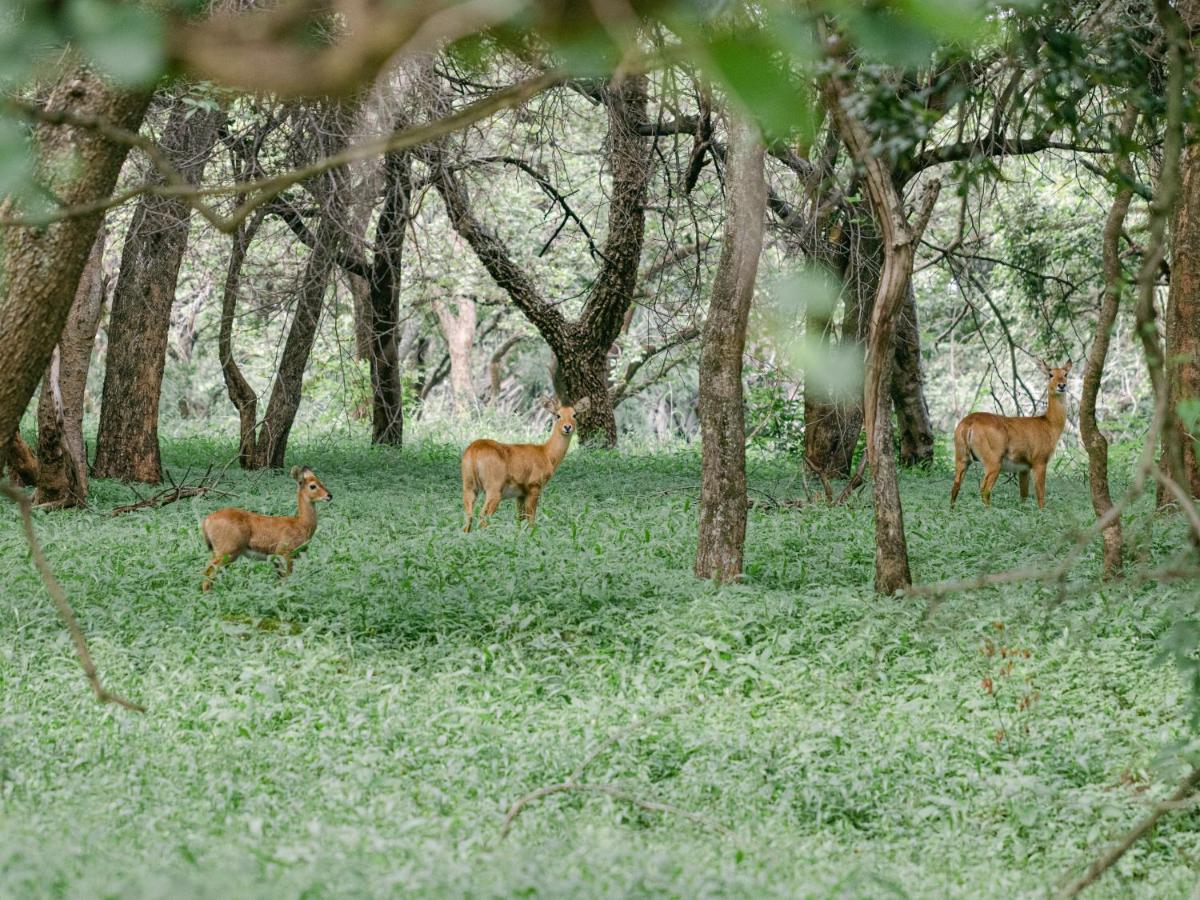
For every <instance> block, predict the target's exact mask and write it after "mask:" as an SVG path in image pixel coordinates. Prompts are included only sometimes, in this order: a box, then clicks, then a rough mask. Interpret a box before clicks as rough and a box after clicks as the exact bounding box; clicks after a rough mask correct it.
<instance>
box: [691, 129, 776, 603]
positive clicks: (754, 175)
mask: <svg viewBox="0 0 1200 900" xmlns="http://www.w3.org/2000/svg"><path fill="white" fill-rule="evenodd" d="M726 120H727V127H728V131H729V148H728V150H727V152H726V163H725V197H726V200H725V207H726V212H725V239H724V244H723V246H722V248H721V259H720V262H719V263H718V265H717V272H716V275H715V276H714V278H713V286H712V296H711V298H710V300H709V307H708V318H707V319H706V321H705V324H704V343H703V345H702V348H701V351H700V436H701V448H702V457H701V474H700V531H699V540H698V542H697V547H696V566H695V571H696V575H698V576H699V577H701V578H711V579H713V580H715V581H717V582H723V581H729V580H731V579H735V578H737V577H738V576H740V575H741V573H742V553H743V545H744V543H745V539H746V423H745V402H744V399H743V385H742V357H743V354H744V353H745V349H746V324H747V322H748V320H749V317H750V302H751V300H752V299H753V297H754V282H755V278H756V276H757V273H758V260H759V257H760V256H761V255H762V243H763V219H764V217H765V215H766V207H767V186H766V181H765V180H764V177H763V156H764V150H763V144H762V138H761V136H760V135H759V133H758V129H757V126H755V125H754V123H753V122H752V121H750V120H749V119H748V118H745V117H744V116H742V115H740V114H729V115H727V117H726Z"/></svg>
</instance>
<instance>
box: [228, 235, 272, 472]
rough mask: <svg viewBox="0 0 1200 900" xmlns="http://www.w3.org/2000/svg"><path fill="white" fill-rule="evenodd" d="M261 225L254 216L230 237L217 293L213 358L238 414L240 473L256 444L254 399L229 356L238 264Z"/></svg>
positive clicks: (248, 465)
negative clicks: (218, 323)
mask: <svg viewBox="0 0 1200 900" xmlns="http://www.w3.org/2000/svg"><path fill="white" fill-rule="evenodd" d="M260 224H262V217H261V216H255V217H253V218H252V219H250V220H249V221H248V222H243V223H242V224H241V225H239V226H238V227H237V230H236V231H234V233H233V246H232V248H231V249H230V252H229V264H228V266H227V267H226V269H225V285H224V287H223V288H222V293H221V330H220V333H219V334H218V337H217V355H218V357H219V358H220V360H221V377H222V378H223V379H224V380H225V390H226V392H227V393H228V394H229V399H230V401H231V402H232V403H233V405H234V407H235V408H236V409H237V411H238V423H239V424H238V464H239V465H240V466H241V467H242V468H243V469H252V468H254V459H255V447H256V446H257V443H258V433H257V430H256V426H257V424H258V395H257V394H255V393H254V389H253V388H252V387H250V383H249V382H248V381H246V378H245V376H243V375H242V370H241V369H240V368H239V367H238V364H237V360H236V359H235V358H234V355H233V320H234V318H235V317H236V315H237V301H238V289H239V288H240V286H241V282H242V264H243V263H244V262H245V261H246V251H247V249H249V247H250V244H251V242H252V241H253V240H254V235H255V234H256V233H257V231H258V227H259V225H260Z"/></svg>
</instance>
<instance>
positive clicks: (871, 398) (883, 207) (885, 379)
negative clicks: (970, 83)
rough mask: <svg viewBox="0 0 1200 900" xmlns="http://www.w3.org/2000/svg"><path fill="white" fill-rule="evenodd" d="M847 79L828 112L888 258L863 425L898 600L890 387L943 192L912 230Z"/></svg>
mask: <svg viewBox="0 0 1200 900" xmlns="http://www.w3.org/2000/svg"><path fill="white" fill-rule="evenodd" d="M839 62H840V61H839ZM843 77H844V76H843V75H839V74H834V75H831V76H830V77H828V78H827V79H826V80H825V83H824V85H823V93H824V96H825V106H826V109H827V110H828V111H829V114H830V116H831V118H832V119H833V122H834V124H835V127H836V128H837V129H838V132H839V133H840V134H841V136H842V140H843V141H844V142H845V144H846V147H847V148H848V149H849V150H850V153H851V155H852V156H853V157H854V159H855V161H856V162H857V163H858V165H859V166H861V167H862V168H863V170H864V177H865V180H866V186H867V197H868V200H869V201H870V204H871V212H872V213H873V215H874V216H875V221H876V223H877V224H878V226H879V233H880V237H881V238H882V240H883V250H884V255H883V270H882V271H881V272H880V276H879V287H878V290H877V291H876V294H875V305H874V308H873V309H872V311H871V327H870V330H869V332H868V336H867V360H866V373H865V377H864V384H863V417H864V424H865V425H866V431H867V462H868V464H869V465H870V467H871V482H872V500H873V503H874V507H875V590H876V591H877V592H878V593H881V594H893V593H895V592H896V591H898V590H901V589H903V588H905V587H908V586H909V585H910V584H911V583H912V575H911V574H910V572H909V567H908V542H907V540H906V538H905V534H904V510H903V508H902V507H901V504H900V483H899V480H898V478H897V473H896V460H895V457H894V456H893V453H892V428H891V424H892V416H891V412H892V410H891V402H890V398H889V391H888V385H889V378H890V375H891V369H892V363H893V360H894V358H895V334H896V326H897V319H898V318H899V316H900V313H901V310H902V308H903V305H904V298H905V293H906V292H907V290H908V287H909V282H910V281H911V280H912V267H913V258H914V256H915V255H916V247H917V243H918V242H919V241H920V239H921V234H922V233H923V232H924V230H925V226H926V225H927V224H928V222H929V216H930V214H931V213H932V211H933V203H934V201H935V200H936V199H937V193H938V186H939V185H938V182H936V181H935V182H933V183H932V184H931V185H930V188H929V189H928V190H927V191H926V195H925V198H924V201H923V206H922V209H921V211H920V213H919V214H918V216H917V219H916V221H915V223H914V224H911V225H910V223H909V220H908V215H907V214H906V213H905V210H904V201H903V199H902V198H901V196H900V193H899V191H898V190H897V189H896V184H895V182H894V180H893V179H892V177H891V173H890V172H889V171H888V169H887V167H886V166H885V165H884V164H883V162H882V161H881V160H880V158H879V157H878V156H876V155H875V151H874V148H873V146H872V143H871V139H870V137H869V135H868V134H867V130H866V128H865V127H864V126H863V123H862V122H861V121H859V120H858V118H857V117H856V115H855V113H854V112H853V111H852V110H851V108H850V106H849V104H848V101H849V100H850V99H851V95H850V88H849V86H848V85H847V84H846V83H845V81H843V80H842V79H843Z"/></svg>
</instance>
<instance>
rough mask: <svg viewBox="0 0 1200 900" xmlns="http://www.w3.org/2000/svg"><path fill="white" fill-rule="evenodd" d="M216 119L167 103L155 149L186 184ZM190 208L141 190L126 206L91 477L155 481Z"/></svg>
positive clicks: (197, 174) (198, 166)
mask: <svg viewBox="0 0 1200 900" xmlns="http://www.w3.org/2000/svg"><path fill="white" fill-rule="evenodd" d="M189 113H190V116H189ZM224 117H225V114H224V113H223V112H221V111H219V110H218V111H209V110H199V111H197V110H194V109H192V108H191V107H189V106H187V105H186V104H184V103H183V101H182V99H176V101H175V102H174V103H173V104H172V106H171V111H170V114H169V116H168V119H167V124H166V127H165V129H164V130H163V136H162V141H161V145H162V150H163V152H164V153H165V154H166V156H167V158H168V159H169V160H170V161H171V163H172V165H173V166H175V167H176V168H177V169H178V170H179V172H180V174H182V175H183V176H184V177H185V178H186V179H187V180H188V181H189V182H191V183H192V184H198V183H199V181H200V179H201V178H202V177H203V174H204V168H205V164H206V163H207V160H208V156H209V151H210V150H211V149H212V146H213V144H214V143H215V142H216V139H217V129H218V127H219V126H220V124H221V122H222V121H223V120H224ZM191 214H192V208H191V206H190V205H188V203H187V202H186V201H185V200H183V199H180V198H175V197H156V196H152V195H149V194H145V195H143V196H142V197H141V199H140V200H139V201H138V205H137V209H136V210H135V211H134V214H133V221H132V224H131V225H130V227H129V233H128V235H127V236H126V238H125V246H124V248H123V249H122V251H121V269H120V272H119V274H118V276H117V284H116V288H115V289H114V291H113V302H112V312H111V314H110V316H109V328H108V334H109V342H108V356H107V359H106V367H105V373H104V392H103V399H102V402H101V407H100V427H99V429H98V431H97V434H96V461H95V464H94V466H93V469H92V471H93V474H94V475H95V476H96V477H97V478H120V479H121V480H123V481H142V482H147V483H152V484H153V483H157V482H159V481H161V480H162V460H161V457H160V455H159V446H158V401H159V395H160V394H161V392H162V379H163V368H164V367H165V365H166V356H167V338H168V335H169V334H170V330H171V307H172V305H173V304H174V302H175V287H176V284H177V283H178V280H179V266H180V263H181V262H182V261H183V254H184V251H185V250H186V249H187V240H188V225H189V222H190V219H191Z"/></svg>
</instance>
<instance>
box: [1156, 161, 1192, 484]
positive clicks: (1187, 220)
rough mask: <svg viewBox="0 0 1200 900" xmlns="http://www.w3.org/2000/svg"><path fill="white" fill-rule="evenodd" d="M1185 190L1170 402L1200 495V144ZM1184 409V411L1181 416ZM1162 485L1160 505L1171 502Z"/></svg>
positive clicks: (1170, 349)
mask: <svg viewBox="0 0 1200 900" xmlns="http://www.w3.org/2000/svg"><path fill="white" fill-rule="evenodd" d="M1180 174H1181V183H1180V193H1179V201H1178V203H1177V205H1176V207H1175V217H1174V221H1173V222H1172V227H1171V286H1170V292H1169V295H1168V300H1167V313H1166V320H1167V344H1166V367H1165V368H1166V376H1167V403H1168V404H1169V406H1170V409H1171V410H1172V412H1174V414H1175V415H1174V416H1173V419H1174V421H1173V422H1172V423H1171V425H1172V426H1173V427H1174V429H1175V441H1176V442H1177V443H1178V445H1179V448H1180V453H1181V455H1182V458H1183V460H1182V461H1183V473H1184V475H1185V476H1186V483H1185V484H1181V485H1180V486H1181V487H1183V488H1184V489H1185V490H1189V491H1190V492H1191V494H1192V496H1193V497H1200V458H1198V455H1197V449H1198V448H1197V441H1200V146H1198V145H1196V144H1192V145H1190V146H1188V147H1187V148H1185V149H1184V151H1183V159H1182V161H1181V163H1180ZM1181 412H1182V415H1181ZM1164 490H1165V489H1164V488H1163V486H1162V485H1161V484H1160V485H1159V488H1158V492H1159V496H1158V504H1159V506H1163V505H1165V504H1166V503H1168V502H1170V501H1171V498H1170V496H1169V495H1167V494H1166V493H1164Z"/></svg>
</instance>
